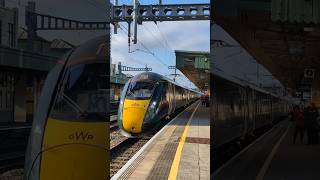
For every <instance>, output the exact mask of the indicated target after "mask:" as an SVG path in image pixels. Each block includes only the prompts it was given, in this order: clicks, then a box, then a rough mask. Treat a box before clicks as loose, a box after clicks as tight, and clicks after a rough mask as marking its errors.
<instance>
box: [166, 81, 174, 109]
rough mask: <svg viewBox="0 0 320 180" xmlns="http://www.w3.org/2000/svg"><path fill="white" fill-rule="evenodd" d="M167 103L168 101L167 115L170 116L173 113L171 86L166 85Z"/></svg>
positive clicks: (169, 84)
mask: <svg viewBox="0 0 320 180" xmlns="http://www.w3.org/2000/svg"><path fill="white" fill-rule="evenodd" d="M166 89H167V92H166V93H167V96H166V98H167V101H168V115H170V114H171V113H172V112H173V97H172V84H171V83H169V82H168V83H167V88H166Z"/></svg>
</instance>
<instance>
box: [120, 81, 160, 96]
mask: <svg viewBox="0 0 320 180" xmlns="http://www.w3.org/2000/svg"><path fill="white" fill-rule="evenodd" d="M153 89H154V84H153V83H150V82H144V81H143V82H142V81H133V82H131V83H130V85H129V87H128V90H127V94H126V98H127V99H136V100H146V99H150V98H151V96H152V93H153Z"/></svg>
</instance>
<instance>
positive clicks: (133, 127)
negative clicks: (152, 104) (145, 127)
mask: <svg viewBox="0 0 320 180" xmlns="http://www.w3.org/2000/svg"><path fill="white" fill-rule="evenodd" d="M148 105H149V100H128V99H126V100H125V101H124V105H123V117H122V127H123V130H125V131H126V132H129V133H141V130H142V124H143V119H144V116H145V114H146V111H147V108H148Z"/></svg>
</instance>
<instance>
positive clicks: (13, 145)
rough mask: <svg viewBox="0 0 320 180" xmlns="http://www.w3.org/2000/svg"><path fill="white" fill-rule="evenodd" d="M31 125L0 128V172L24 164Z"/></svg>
mask: <svg viewBox="0 0 320 180" xmlns="http://www.w3.org/2000/svg"><path fill="white" fill-rule="evenodd" d="M30 129H31V126H25V127H1V128H0V147H1V149H0V174H2V173H4V172H6V171H9V170H12V169H17V168H22V167H23V165H24V158H25V150H26V148H27V143H28V136H29V132H30Z"/></svg>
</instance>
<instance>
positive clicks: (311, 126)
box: [304, 103, 319, 144]
mask: <svg viewBox="0 0 320 180" xmlns="http://www.w3.org/2000/svg"><path fill="white" fill-rule="evenodd" d="M318 116H319V113H318V110H317V108H316V106H315V104H314V103H310V105H309V106H308V107H307V108H306V109H305V111H304V118H305V126H306V130H307V136H308V144H318V143H319V135H318V131H319V124H318V122H317V117H318Z"/></svg>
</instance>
